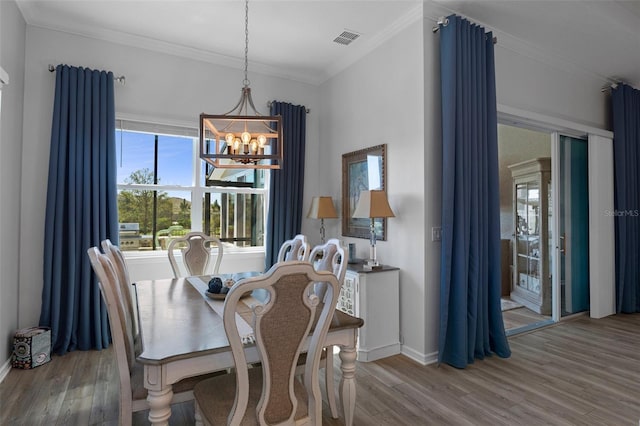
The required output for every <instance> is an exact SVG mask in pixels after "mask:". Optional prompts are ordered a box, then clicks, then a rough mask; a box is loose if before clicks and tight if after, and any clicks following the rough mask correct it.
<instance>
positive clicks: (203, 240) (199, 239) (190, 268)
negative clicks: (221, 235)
mask: <svg viewBox="0 0 640 426" xmlns="http://www.w3.org/2000/svg"><path fill="white" fill-rule="evenodd" d="M215 247H217V250H214V248H215ZM176 249H180V251H181V252H182V262H183V264H184V267H185V270H186V274H183V273H181V272H180V268H179V267H178V262H177V261H176V257H175V254H174V251H175V250H176ZM167 251H168V252H169V262H170V263H171V269H173V274H174V276H175V277H176V278H179V277H183V276H192V275H205V274H207V273H209V272H208V268H209V264H210V263H211V259H212V258H213V257H215V264H214V266H213V270H212V271H211V273H213V274H217V273H218V270H219V269H220V263H221V262H222V254H223V248H222V241H220V240H219V239H218V238H216V237H212V236H210V235H207V234H205V233H204V232H189V233H188V234H187V235H185V236H184V237H180V238H175V239H173V240H171V242H170V243H169V247H167Z"/></svg>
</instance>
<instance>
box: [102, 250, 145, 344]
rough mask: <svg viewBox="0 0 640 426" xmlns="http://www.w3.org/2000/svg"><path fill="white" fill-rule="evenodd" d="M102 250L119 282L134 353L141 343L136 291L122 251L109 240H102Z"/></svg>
mask: <svg viewBox="0 0 640 426" xmlns="http://www.w3.org/2000/svg"><path fill="white" fill-rule="evenodd" d="M101 245H102V251H103V252H104V254H106V255H107V257H108V258H109V260H110V261H111V264H112V265H113V267H114V269H115V271H116V274H117V277H118V283H119V284H120V292H121V294H122V299H123V301H124V307H125V309H126V311H125V313H126V314H127V315H126V316H127V318H126V320H127V322H128V323H129V324H130V327H131V329H132V332H133V344H134V349H135V353H136V355H137V354H138V353H139V352H140V351H141V346H142V343H141V342H140V330H139V326H138V301H137V299H136V291H135V288H134V287H133V285H132V283H131V279H130V278H129V269H128V268H127V264H126V262H125V260H124V256H123V255H122V251H120V248H119V247H118V246H116V245H114V244H113V243H112V242H111V240H109V239H106V240H104V241H102V243H101Z"/></svg>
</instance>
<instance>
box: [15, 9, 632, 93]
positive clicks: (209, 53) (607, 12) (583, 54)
mask: <svg viewBox="0 0 640 426" xmlns="http://www.w3.org/2000/svg"><path fill="white" fill-rule="evenodd" d="M17 3H18V7H19V8H20V10H21V11H22V13H23V15H24V17H25V20H26V21H27V23H28V24H29V25H34V26H39V27H44V28H50V29H55V30H60V31H65V32H69V33H73V34H78V35H83V36H88V37H94V38H98V39H103V40H107V41H112V42H116V43H120V44H125V45H132V46H139V47H144V48H147V49H152V50H158V51H162V52H169V53H173V54H176V55H181V56H186V57H193V58H196V59H200V60H205V61H210V62H213V63H218V64H222V65H228V66H232V67H237V68H242V67H243V64H244V2H242V1H241V0H233V1H229V0H210V1H203V0H199V1H198V0H143V1H122V0H110V1H109V0H107V1H105V0H81V1H77V0H76V1H73V0H17ZM450 13H458V14H459V15H462V16H465V17H467V18H469V19H471V20H473V21H475V22H477V23H479V24H481V25H484V26H485V27H486V28H487V29H488V30H492V31H494V33H495V35H496V36H497V37H498V44H499V45H500V46H501V47H504V48H506V49H511V50H516V51H518V52H519V53H521V54H524V55H527V56H529V57H532V58H534V59H536V60H539V61H543V62H545V63H547V64H550V65H553V66H556V67H561V68H563V69H567V70H569V71H571V72H579V73H585V74H588V75H591V76H592V77H595V78H597V79H599V80H601V82H602V85H605V84H607V83H612V82H614V81H624V82H626V83H628V84H630V85H632V86H634V87H637V88H638V87H640V0H631V1H619V0H597V1H589V0H556V1H547V0H536V1H530V0H482V1H478V0H463V1H458V0H434V1H424V2H423V1H422V0H387V1H385V0H373V1H364V0H350V1H333V0H322V1H317V0H297V1H293V0H252V1H251V2H250V4H249V72H250V73H251V72H252V71H259V72H263V73H268V74H272V75H277V76H282V77H286V78H291V79H294V80H298V81H303V82H308V83H311V84H319V83H321V82H323V81H325V80H326V79H328V78H329V77H331V76H332V75H335V74H336V73H338V72H339V71H341V70H342V69H344V68H346V67H347V66H348V65H350V64H351V63H353V62H354V61H356V60H357V59H359V58H360V57H362V56H363V55H365V54H366V53H367V52H369V51H371V50H372V49H374V48H375V47H377V46H378V45H379V44H380V43H382V42H384V41H385V40H387V39H388V38H390V37H391V36H393V35H394V34H395V33H397V32H398V31H400V30H402V29H403V28H404V27H406V26H407V25H408V24H410V23H412V22H415V21H417V20H418V19H420V18H422V17H423V16H424V17H425V18H427V21H428V22H433V24H434V25H435V21H436V20H437V18H438V17H440V16H446V15H448V14H450ZM345 30H348V31H350V32H354V33H357V34H359V35H360V36H359V37H358V38H357V39H356V40H355V41H353V42H352V43H351V44H349V45H348V46H345V45H342V44H338V43H335V42H334V41H333V40H334V39H335V38H336V37H337V36H338V35H340V34H341V33H342V32H343V31H345ZM429 36H431V34H430V33H429V34H425V37H429Z"/></svg>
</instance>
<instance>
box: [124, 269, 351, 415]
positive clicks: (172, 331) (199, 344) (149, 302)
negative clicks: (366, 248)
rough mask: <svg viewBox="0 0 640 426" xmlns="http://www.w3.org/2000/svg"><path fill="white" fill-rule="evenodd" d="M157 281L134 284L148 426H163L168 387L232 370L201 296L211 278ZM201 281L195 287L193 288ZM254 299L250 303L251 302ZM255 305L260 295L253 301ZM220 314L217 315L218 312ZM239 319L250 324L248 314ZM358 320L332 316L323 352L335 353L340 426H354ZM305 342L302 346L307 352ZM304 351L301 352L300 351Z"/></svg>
mask: <svg viewBox="0 0 640 426" xmlns="http://www.w3.org/2000/svg"><path fill="white" fill-rule="evenodd" d="M199 278H200V279H199V280H198V279H195V280H194V279H193V277H184V278H171V279H156V280H146V281H138V282H136V283H135V290H136V299H137V306H138V323H139V329H140V337H141V342H142V351H141V352H140V354H139V355H138V356H137V360H138V361H139V362H140V363H141V364H143V365H144V387H145V388H146V389H147V391H148V396H147V401H148V403H149V407H150V408H149V422H150V423H151V424H153V425H168V420H169V417H170V416H171V400H172V398H173V392H172V385H173V384H174V383H177V382H178V381H180V380H182V379H185V378H188V377H194V376H199V375H202V374H206V373H212V372H216V371H223V370H227V369H229V368H233V367H234V360H233V356H232V353H231V347H230V346H229V341H228V340H227V336H226V333H225V330H224V326H223V321H222V316H221V315H220V314H219V313H217V312H216V311H215V310H214V309H213V308H212V304H211V301H210V300H208V299H209V298H208V297H207V295H206V293H205V292H206V284H204V287H203V285H202V284H203V283H206V282H207V281H208V279H209V278H210V277H199ZM198 281H200V283H201V284H200V285H196V284H197V283H198ZM252 298H253V297H252ZM256 299H258V300H259V299H260V295H259V294H257V295H256ZM218 310H219V309H218ZM239 315H241V316H243V317H245V318H247V320H248V322H250V315H251V308H250V307H249V306H248V305H246V310H245V311H244V312H239ZM362 325H363V320H362V319H360V318H357V317H353V316H351V315H348V314H346V313H344V312H341V311H340V310H337V309H336V310H335V313H334V316H333V319H332V322H331V325H330V327H329V331H328V333H327V337H326V342H325V346H330V345H334V346H338V347H339V348H340V354H339V356H340V361H341V366H340V370H341V380H340V386H339V393H340V400H341V401H342V408H343V415H344V422H345V424H346V425H347V426H350V425H352V424H353V416H354V410H355V403H356V377H355V372H356V342H357V336H358V333H357V332H358V328H360V327H362ZM309 340H310V339H307V342H306V344H305V349H306V348H307V347H308V344H309ZM305 349H303V350H305ZM245 354H246V358H247V362H248V363H251V364H252V363H258V362H260V357H259V354H258V351H257V348H256V346H255V343H253V342H251V341H249V342H247V343H246V344H245Z"/></svg>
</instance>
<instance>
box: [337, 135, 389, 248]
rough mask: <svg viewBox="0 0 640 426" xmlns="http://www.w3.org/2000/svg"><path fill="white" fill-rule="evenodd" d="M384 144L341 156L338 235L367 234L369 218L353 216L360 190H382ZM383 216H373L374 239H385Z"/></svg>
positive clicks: (385, 224) (368, 232) (384, 159)
mask: <svg viewBox="0 0 640 426" xmlns="http://www.w3.org/2000/svg"><path fill="white" fill-rule="evenodd" d="M386 151H387V145H386V144H382V145H376V146H372V147H369V148H364V149H361V150H358V151H353V152H348V153H346V154H343V155H342V235H343V236H345V237H355V238H366V239H369V237H370V235H371V234H370V230H369V223H370V222H369V219H365V218H354V217H352V216H353V212H354V211H355V209H356V205H357V204H358V199H359V198H360V192H361V191H367V190H373V189H382V190H386V177H387V170H386V162H387V161H386V160H387V158H386ZM386 230H387V219H386V218H377V219H375V231H376V239H377V240H381V241H386V240H387V232H386Z"/></svg>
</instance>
